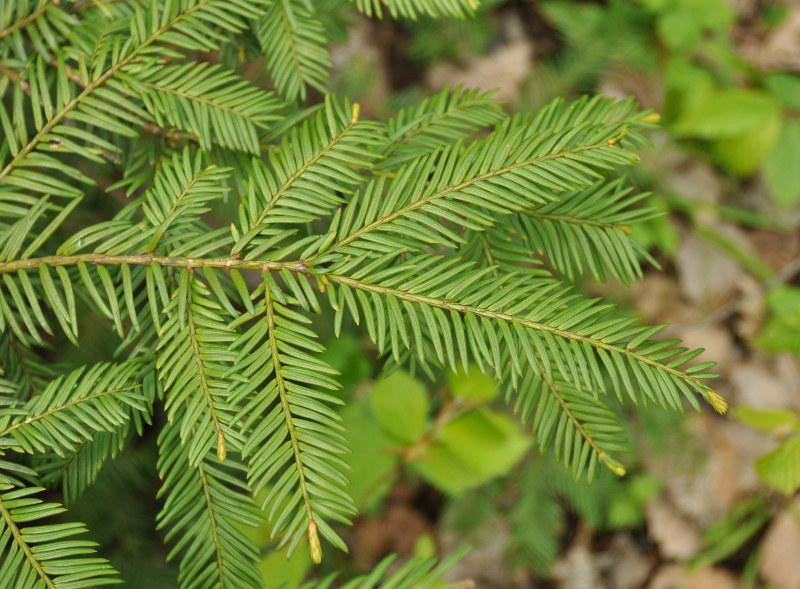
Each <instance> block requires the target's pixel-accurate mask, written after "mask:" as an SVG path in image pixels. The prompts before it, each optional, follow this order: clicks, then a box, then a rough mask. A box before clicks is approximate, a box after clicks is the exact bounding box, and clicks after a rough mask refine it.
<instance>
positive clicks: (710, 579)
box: [647, 564, 741, 589]
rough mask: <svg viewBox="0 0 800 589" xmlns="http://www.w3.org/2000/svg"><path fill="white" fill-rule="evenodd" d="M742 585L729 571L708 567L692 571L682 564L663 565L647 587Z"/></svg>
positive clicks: (736, 588) (721, 588) (731, 588)
mask: <svg viewBox="0 0 800 589" xmlns="http://www.w3.org/2000/svg"><path fill="white" fill-rule="evenodd" d="M740 588H741V585H740V584H739V581H737V580H736V577H734V576H733V575H732V574H730V573H729V572H727V571H725V570H722V569H718V568H707V569H703V570H701V571H697V572H694V573H690V572H689V571H687V570H686V569H685V568H684V567H682V566H680V565H675V564H670V565H666V566H663V567H661V568H660V569H659V570H658V572H657V573H656V574H655V575H654V576H653V579H652V580H651V581H650V584H649V585H648V586H647V589H740Z"/></svg>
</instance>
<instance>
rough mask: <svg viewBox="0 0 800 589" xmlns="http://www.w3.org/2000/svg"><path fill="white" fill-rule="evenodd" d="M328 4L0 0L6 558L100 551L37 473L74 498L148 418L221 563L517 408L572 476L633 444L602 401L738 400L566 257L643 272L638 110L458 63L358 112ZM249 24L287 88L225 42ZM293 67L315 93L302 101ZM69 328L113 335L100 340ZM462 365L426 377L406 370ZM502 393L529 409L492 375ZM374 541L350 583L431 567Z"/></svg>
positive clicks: (147, 428) (356, 498)
mask: <svg viewBox="0 0 800 589" xmlns="http://www.w3.org/2000/svg"><path fill="white" fill-rule="evenodd" d="M355 5H356V8H358V9H360V10H361V11H363V12H365V13H367V14H368V15H378V16H379V15H380V14H381V13H382V11H383V10H386V11H388V12H389V13H390V14H391V15H393V16H394V15H399V16H403V17H407V18H416V17H418V16H422V15H427V16H439V15H451V16H453V15H455V16H467V15H468V14H471V12H472V11H473V10H474V9H475V8H476V7H475V6H474V5H473V3H472V2H471V1H469V2H467V1H461V0H441V1H438V0H437V1H434V0H420V1H417V0H414V1H412V2H399V3H398V2H393V1H392V2H388V1H387V2H383V3H379V2H362V1H359V2H356V3H355ZM328 10H329V11H330V10H332V9H330V7H328ZM337 10H342V11H344V10H346V9H345V8H343V7H339V8H338V9H337ZM329 16H330V15H328V17H326V18H327V20H323V19H322V18H317V16H315V12H314V5H313V4H311V3H305V2H302V3H301V2H293V1H291V0H286V1H283V0H281V1H280V2H279V1H277V0H274V1H273V0H224V1H223V0H181V1H180V2H178V1H165V2H162V1H160V0H152V1H146V2H140V1H139V0H129V1H125V2H114V3H101V2H98V3H92V2H63V3H61V4H57V5H56V4H52V3H48V2H45V1H44V0H41V1H40V0H26V1H23V2H7V1H0V26H2V29H1V30H0V98H2V104H0V126H2V129H3V136H2V144H0V274H2V281H1V282H0V332H2V338H1V339H0V368H2V370H3V373H4V375H5V377H6V378H8V379H10V380H9V381H8V382H6V381H3V383H2V386H0V452H2V455H3V459H2V461H0V477H2V485H3V489H2V494H0V512H2V513H1V515H2V522H3V523H2V526H3V527H2V528H0V539H1V540H2V546H1V548H2V551H0V559H1V561H2V565H1V566H2V567H3V568H2V571H1V572H2V574H0V578H2V579H3V581H5V580H6V579H12V584H14V585H15V586H37V587H38V586H66V587H88V586H96V585H99V584H103V583H105V582H113V580H114V579H116V578H117V577H112V576H110V575H111V574H112V569H111V567H110V565H108V564H107V563H106V562H105V561H104V560H102V559H101V558H99V557H98V558H95V557H93V556H92V557H89V556H87V553H88V552H89V551H90V550H92V549H93V548H92V545H91V544H89V543H86V542H78V541H74V540H62V538H70V537H71V536H72V535H74V534H77V533H79V532H83V531H84V529H85V528H84V527H83V526H82V525H81V524H75V523H71V522H70V521H69V516H68V515H66V514H63V513H62V511H63V510H62V508H61V507H59V506H57V505H56V504H49V503H40V502H39V500H38V499H35V498H33V497H31V495H32V494H33V493H35V492H38V491H39V489H40V488H42V487H44V485H47V486H49V487H54V486H58V485H59V484H60V485H61V487H62V490H63V493H64V497H65V500H66V501H67V502H68V503H70V504H73V503H75V502H79V501H80V496H81V494H82V493H84V492H85V491H86V489H87V488H88V487H89V486H90V485H92V484H93V483H94V482H95V481H96V480H97V479H98V477H99V476H100V475H102V474H103V473H102V469H103V468H104V466H106V465H107V463H108V462H109V460H111V459H112V458H114V457H115V456H117V455H118V454H119V453H121V452H127V451H130V449H131V448H132V447H134V448H135V447H136V444H137V442H136V439H137V438H140V437H141V438H144V439H145V440H147V439H149V440H151V442H153V441H154V440H157V444H155V443H153V444H152V446H155V445H157V454H158V456H157V458H156V457H155V455H153V456H150V463H156V462H157V464H156V468H155V470H156V471H157V476H158V478H159V479H160V483H159V484H158V487H159V490H158V491H157V492H156V491H154V493H157V497H158V498H159V499H160V500H161V501H162V503H161V509H160V511H159V513H158V515H157V516H156V522H157V527H158V530H159V531H160V532H161V533H162V534H163V539H164V541H165V542H166V543H167V546H168V549H167V554H166V558H167V560H169V561H171V562H176V563H177V566H176V569H177V572H176V575H177V583H178V585H180V586H181V587H192V588H205V587H237V588H238V587H259V586H262V585H263V577H264V575H268V574H269V571H267V572H264V571H263V570H261V569H260V568H259V567H262V568H263V567H264V566H269V565H264V558H262V554H261V548H263V547H264V544H268V548H266V550H265V552H266V553H269V554H280V555H281V556H283V555H284V554H285V555H287V556H291V555H292V554H298V553H297V552H296V550H297V549H298V547H300V546H302V547H303V548H302V550H304V551H305V550H307V551H308V554H309V556H310V557H311V560H312V561H314V562H316V563H319V562H320V560H321V559H322V556H323V551H324V552H329V550H330V548H329V547H328V546H327V545H326V546H325V548H324V550H323V544H322V539H324V540H326V543H329V544H331V545H333V547H335V548H338V549H341V550H347V543H346V531H345V530H346V528H345V526H346V525H347V524H349V523H351V522H352V520H353V518H354V517H355V516H356V515H357V513H358V510H359V508H361V509H365V508H369V506H371V505H374V504H375V502H376V495H377V496H378V497H379V496H380V492H383V491H384V490H385V488H377V491H376V485H378V487H380V480H379V478H378V476H376V475H377V474H380V475H385V476H386V478H391V477H392V476H393V475H395V474H397V472H398V471H400V470H401V469H404V468H406V467H408V470H409V471H410V472H416V473H418V474H420V475H421V476H423V477H424V478H425V479H427V480H428V481H430V482H432V483H433V484H435V485H438V486H439V487H440V488H443V489H446V490H449V491H451V492H453V493H456V492H461V491H463V490H464V489H467V488H471V487H475V486H477V485H480V484H485V483H487V482H489V481H492V480H494V479H497V478H498V477H500V476H502V475H507V474H508V473H509V472H510V471H511V470H512V469H513V468H514V467H515V465H517V464H518V463H519V462H520V461H521V460H523V457H524V456H525V455H526V453H527V450H528V448H529V447H531V446H532V445H533V444H534V439H533V438H532V436H533V437H535V439H536V442H535V443H536V444H537V445H538V447H539V448H540V449H541V450H542V451H544V450H546V449H548V448H551V447H552V448H553V449H554V455H555V456H556V458H558V459H559V460H560V461H561V462H562V463H564V465H566V466H567V467H568V468H569V469H570V471H571V473H570V474H569V475H568V474H567V471H559V472H560V473H561V477H562V479H560V480H572V479H575V480H580V479H582V478H586V479H589V480H591V479H593V478H594V477H595V476H596V475H597V474H598V470H599V469H602V468H603V467H607V468H608V469H610V470H612V471H613V472H614V473H616V474H622V473H623V472H624V468H623V467H622V465H621V463H620V462H619V460H618V459H617V458H615V455H616V454H617V453H618V452H624V451H626V449H627V447H628V446H627V442H626V436H625V427H624V424H623V423H621V418H620V416H619V415H618V414H617V413H615V412H614V411H612V410H611V409H610V406H609V405H608V401H609V400H611V401H612V402H615V403H616V402H620V403H623V402H624V403H630V404H632V405H634V406H636V405H645V406H647V405H651V404H652V405H657V406H659V407H662V408H664V409H671V410H675V411H678V412H680V411H683V410H684V408H685V406H686V405H687V404H688V405H690V406H692V407H694V408H695V409H697V410H699V409H700V401H701V400H702V401H705V402H708V403H709V404H710V405H711V406H712V407H713V408H714V409H716V410H717V411H720V412H723V411H725V408H726V405H725V402H724V400H723V399H722V398H721V397H720V396H719V395H718V394H717V393H716V392H714V391H713V390H712V389H711V388H710V387H709V386H708V384H706V382H707V380H708V379H710V378H713V377H714V376H715V375H714V374H712V373H710V372H709V369H710V368H711V365H712V363H710V362H703V363H700V364H694V359H695V358H696V357H697V356H698V354H699V353H700V350H689V349H687V348H685V347H682V346H680V342H678V341H676V340H665V341H662V340H659V339H658V338H657V334H658V333H659V331H660V330H661V328H662V327H663V326H656V327H650V326H644V325H640V324H639V323H638V321H637V320H636V319H635V318H631V317H627V316H625V315H623V314H620V313H618V312H617V311H616V310H615V309H614V308H613V306H612V305H609V304H606V303H603V302H601V301H600V300H597V299H587V298H585V297H583V296H582V295H580V294H578V293H577V292H576V291H575V290H574V288H573V284H572V282H573V281H575V280H577V279H578V278H579V277H580V275H582V274H584V273H586V274H590V275H592V276H593V277H595V278H597V279H600V280H603V279H605V278H606V277H614V278H618V279H620V280H622V281H623V282H626V283H630V282H633V281H634V280H636V278H637V277H638V276H639V275H640V273H641V270H640V258H641V257H643V251H642V249H641V248H640V247H639V246H637V245H636V243H635V242H634V241H633V240H632V238H631V232H630V228H629V224H633V223H637V222H639V221H642V220H644V219H648V218H650V217H651V211H650V210H648V209H641V208H639V206H638V202H639V200H640V199H641V197H640V196H636V195H632V194H631V192H630V191H629V190H628V189H627V188H626V187H625V184H624V182H625V181H624V180H622V179H620V177H621V170H622V168H623V167H625V166H630V165H632V164H635V163H636V162H637V161H638V156H637V155H636V153H635V152H636V151H637V150H638V149H639V148H640V147H641V145H642V144H643V143H644V142H645V139H644V136H643V134H642V133H643V131H645V130H646V129H648V128H649V127H650V126H652V123H653V120H654V118H653V116H652V115H651V114H650V113H647V112H640V111H639V110H638V108H637V107H636V105H635V104H634V103H633V101H631V100H625V101H617V100H613V99H606V98H602V97H594V98H581V99H578V100H575V101H571V102H567V101H564V100H560V99H559V100H555V101H552V102H551V103H550V104H549V105H547V106H546V107H544V108H542V109H540V110H538V111H537V112H529V113H522V114H519V115H517V116H514V117H509V116H507V115H506V114H504V113H503V111H502V110H501V109H500V108H499V106H498V104H497V103H496V101H494V100H493V99H492V98H491V95H490V94H483V93H480V92H479V91H477V90H466V89H463V88H457V89H455V90H452V91H451V90H448V89H446V90H444V91H442V92H441V93H439V94H437V95H436V96H433V97H431V98H430V99H427V100H423V101H422V102H420V103H419V104H418V105H416V106H413V107H411V108H408V109H406V110H403V111H401V112H400V113H397V115H396V116H395V117H394V118H393V119H391V120H390V121H388V122H387V121H377V120H376V121H371V120H364V117H362V115H361V113H360V108H359V106H358V105H357V104H352V103H351V102H350V101H349V100H348V99H346V98H345V99H337V98H336V97H334V96H332V95H330V94H327V93H326V88H327V80H328V66H329V58H328V53H327V41H328V39H327V37H326V28H325V27H326V26H330V18H329ZM324 22H327V23H328V25H326V24H324ZM254 33H255V36H254ZM256 41H257V45H258V46H257V47H255V46H254V44H256ZM262 52H263V53H264V54H265V58H266V59H265V60H264V62H265V64H266V69H267V72H268V74H269V78H270V79H271V80H272V84H273V86H274V92H273V91H271V90H268V89H264V88H261V87H260V86H258V85H257V84H256V83H255V82H251V81H248V80H246V79H245V78H244V77H243V74H242V71H244V70H245V68H244V67H241V66H240V64H239V62H238V60H239V59H240V58H241V59H244V60H247V59H255V55H257V54H259V53H262ZM209 55H213V56H215V59H216V57H218V58H219V64H216V65H208V64H207V63H206V61H207V60H208V56H209ZM311 90H314V91H315V92H318V93H320V94H324V97H323V98H321V99H320V100H319V103H318V104H302V103H303V101H304V100H306V99H307V98H308V96H309V95H310V94H311ZM109 174H113V175H114V176H115V177H116V178H118V181H117V182H116V183H114V184H113V185H111V186H108V183H107V182H106V177H107V176H108V175H109ZM123 190H124V193H125V194H124V195H122V194H121V193H122V192H123ZM228 205H230V206H228ZM231 208H235V209H236V210H235V211H233V212H232V213H231V211H230V209H231ZM212 210H213V211H214V212H216V213H219V215H218V216H214V215H210V214H209V213H210V212H211V211H212ZM229 213H230V214H229ZM87 325H88V328H87ZM355 326H360V327H361V328H362V333H364V334H365V337H367V338H368V339H369V340H370V341H371V342H372V343H371V346H372V349H373V350H377V353H378V354H379V355H380V356H381V361H382V363H383V364H384V367H385V369H386V373H387V374H388V376H384V377H381V378H380V379H379V381H378V382H377V384H376V385H375V386H374V387H373V388H372V390H371V391H370V392H369V393H368V394H367V395H366V398H364V395H363V394H362V396H359V395H358V394H356V393H355V392H352V391H350V390H348V391H344V392H342V391H341V390H340V389H341V382H340V379H339V374H338V371H337V370H336V369H335V368H334V367H333V366H332V364H337V365H342V366H347V365H348V364H347V362H343V363H342V364H339V362H341V361H342V359H341V358H340V359H339V360H337V359H336V354H335V353H333V354H331V353H327V354H326V351H325V347H324V346H323V345H322V344H320V343H319V339H320V335H321V334H327V333H329V332H330V331H332V332H333V333H334V334H335V335H336V336H337V337H338V336H339V335H341V334H342V333H343V332H347V331H351V330H354V329H355ZM93 330H94V331H93ZM95 338H96V339H95ZM104 338H107V339H104ZM87 339H89V340H93V342H94V343H97V341H113V342H114V345H113V346H98V347H100V348H102V349H100V350H99V352H98V353H99V354H100V355H101V358H100V360H102V361H98V360H97V359H95V358H92V357H91V356H90V354H89V352H88V349H89V347H90V346H89V343H92V342H89V343H87ZM333 345H334V346H336V345H338V344H335V343H334V344H333ZM67 346H75V347H76V348H77V349H76V351H73V352H72V353H69V354H68V353H66V352H64V349H65V348H66V347H67ZM106 347H107V348H108V349H105V348H106ZM357 347H358V346H357ZM53 360H55V361H56V363H53V364H51V362H52V361H53ZM59 362H61V363H63V364H59ZM356 365H357V364H356ZM469 371H471V372H472V373H473V374H476V373H477V374H480V375H481V376H479V377H478V378H477V380H476V381H474V382H473V381H465V380H464V379H463V376H455V377H451V378H452V380H451V389H452V390H451V391H450V392H449V393H445V394H443V395H438V392H437V391H436V390H435V389H431V388H429V387H425V386H424V385H423V384H421V382H420V381H419V378H421V377H427V378H429V379H430V380H432V381H443V380H444V378H443V377H444V374H446V373H447V374H450V373H453V374H457V375H464V374H466V373H467V372H469ZM366 372H369V369H368V368H367V369H366ZM348 384H352V383H348ZM500 392H502V393H504V397H505V401H506V402H507V403H508V404H509V405H511V406H512V407H513V408H514V409H515V410H516V411H517V412H518V413H519V414H520V416H521V418H522V419H521V420H522V421H523V422H524V423H527V424H530V425H529V426H528V431H523V428H522V427H521V425H520V424H519V423H518V422H517V421H515V420H514V419H513V418H512V417H510V416H508V415H506V413H504V412H502V411H501V409H500V407H499V406H495V405H493V404H492V405H491V406H490V404H491V403H493V402H494V401H495V399H496V395H497V394H498V393H500ZM499 400H500V399H499V396H498V398H497V401H499ZM348 403H349V404H348ZM498 405H499V403H498ZM343 407H344V408H343ZM431 409H433V414H430V413H431ZM531 430H532V431H531ZM370 440H371V441H372V442H373V443H372V447H371V448H367V449H364V448H363V446H364V445H365V441H370ZM351 445H352V446H351ZM360 446H362V447H360ZM143 447H145V448H147V447H148V446H147V445H146V444H144V445H143ZM351 448H352V449H353V450H354V452H353V454H352V455H349V452H350V451H351ZM392 452H393V453H392ZM153 454H155V451H153ZM350 468H353V473H352V475H351V473H350ZM364 469H368V470H370V471H371V472H369V473H367V476H366V477H365V476H364V473H363V472H360V471H362V470H364ZM153 474H154V475H155V474H156V473H153ZM351 476H352V478H353V481H354V482H353V484H352V485H351V483H350V481H349V478H350V477H351ZM359 477H363V478H359ZM610 480H615V479H610ZM570 484H571V485H573V488H578V487H577V486H576V485H577V483H575V482H571V483H570ZM142 492H146V491H142ZM634 495H635V494H632V495H630V497H634ZM378 500H379V499H378ZM523 511H524V510H523ZM626 517H627V516H626V515H625V514H622V515H618V519H617V521H618V522H623V521H630V518H628V519H626ZM40 518H42V519H44V518H47V520H46V521H47V523H43V524H42V525H41V526H40V525H38V523H37V525H35V526H25V525H24V524H26V523H27V522H29V521H34V520H38V519H40ZM101 525H102V524H101ZM547 529H549V528H547ZM553 529H555V528H553ZM257 530H261V532H263V535H264V536H267V537H268V540H265V539H264V538H263V537H261V536H259V534H260V533H261V532H258V531H257ZM457 556H458V555H456V557H457ZM268 558H269V557H267V559H268ZM326 560H328V559H326ZM301 564H302V563H301ZM390 564H391V561H390V560H386V561H383V562H382V563H381V564H379V565H378V567H377V568H376V569H375V570H373V571H372V572H369V573H368V574H367V575H366V576H364V577H361V578H356V579H352V580H349V581H347V580H345V581H344V584H343V585H342V586H343V587H350V588H360V587H365V588H366V587H372V586H374V585H376V584H379V583H380V584H382V586H386V587H409V588H410V587H433V586H435V583H437V582H438V581H439V580H440V579H441V576H442V574H443V573H444V571H445V570H446V569H447V567H448V566H449V565H450V564H452V561H448V562H445V563H443V564H442V565H440V566H438V567H437V566H435V565H434V562H433V561H430V560H428V561H418V560H412V561H409V562H407V563H405V564H402V565H400V566H398V567H397V568H396V569H395V568H393V567H392V568H390ZM300 568H302V567H300ZM297 575H298V576H299V575H300V573H297ZM333 582H334V581H333V578H332V577H322V578H318V579H314V580H311V581H310V583H311V584H310V585H306V587H311V586H314V587H329V586H331V585H332V583H333Z"/></svg>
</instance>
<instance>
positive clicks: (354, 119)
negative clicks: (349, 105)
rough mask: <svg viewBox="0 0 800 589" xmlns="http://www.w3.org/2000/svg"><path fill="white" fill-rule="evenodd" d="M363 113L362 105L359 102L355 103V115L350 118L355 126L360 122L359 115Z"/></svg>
mask: <svg viewBox="0 0 800 589" xmlns="http://www.w3.org/2000/svg"><path fill="white" fill-rule="evenodd" d="M360 113H361V105H360V104H358V103H357V102H355V103H353V115H352V117H351V118H350V122H351V123H353V124H354V125H355V124H356V123H357V122H358V115H359V114H360Z"/></svg>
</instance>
